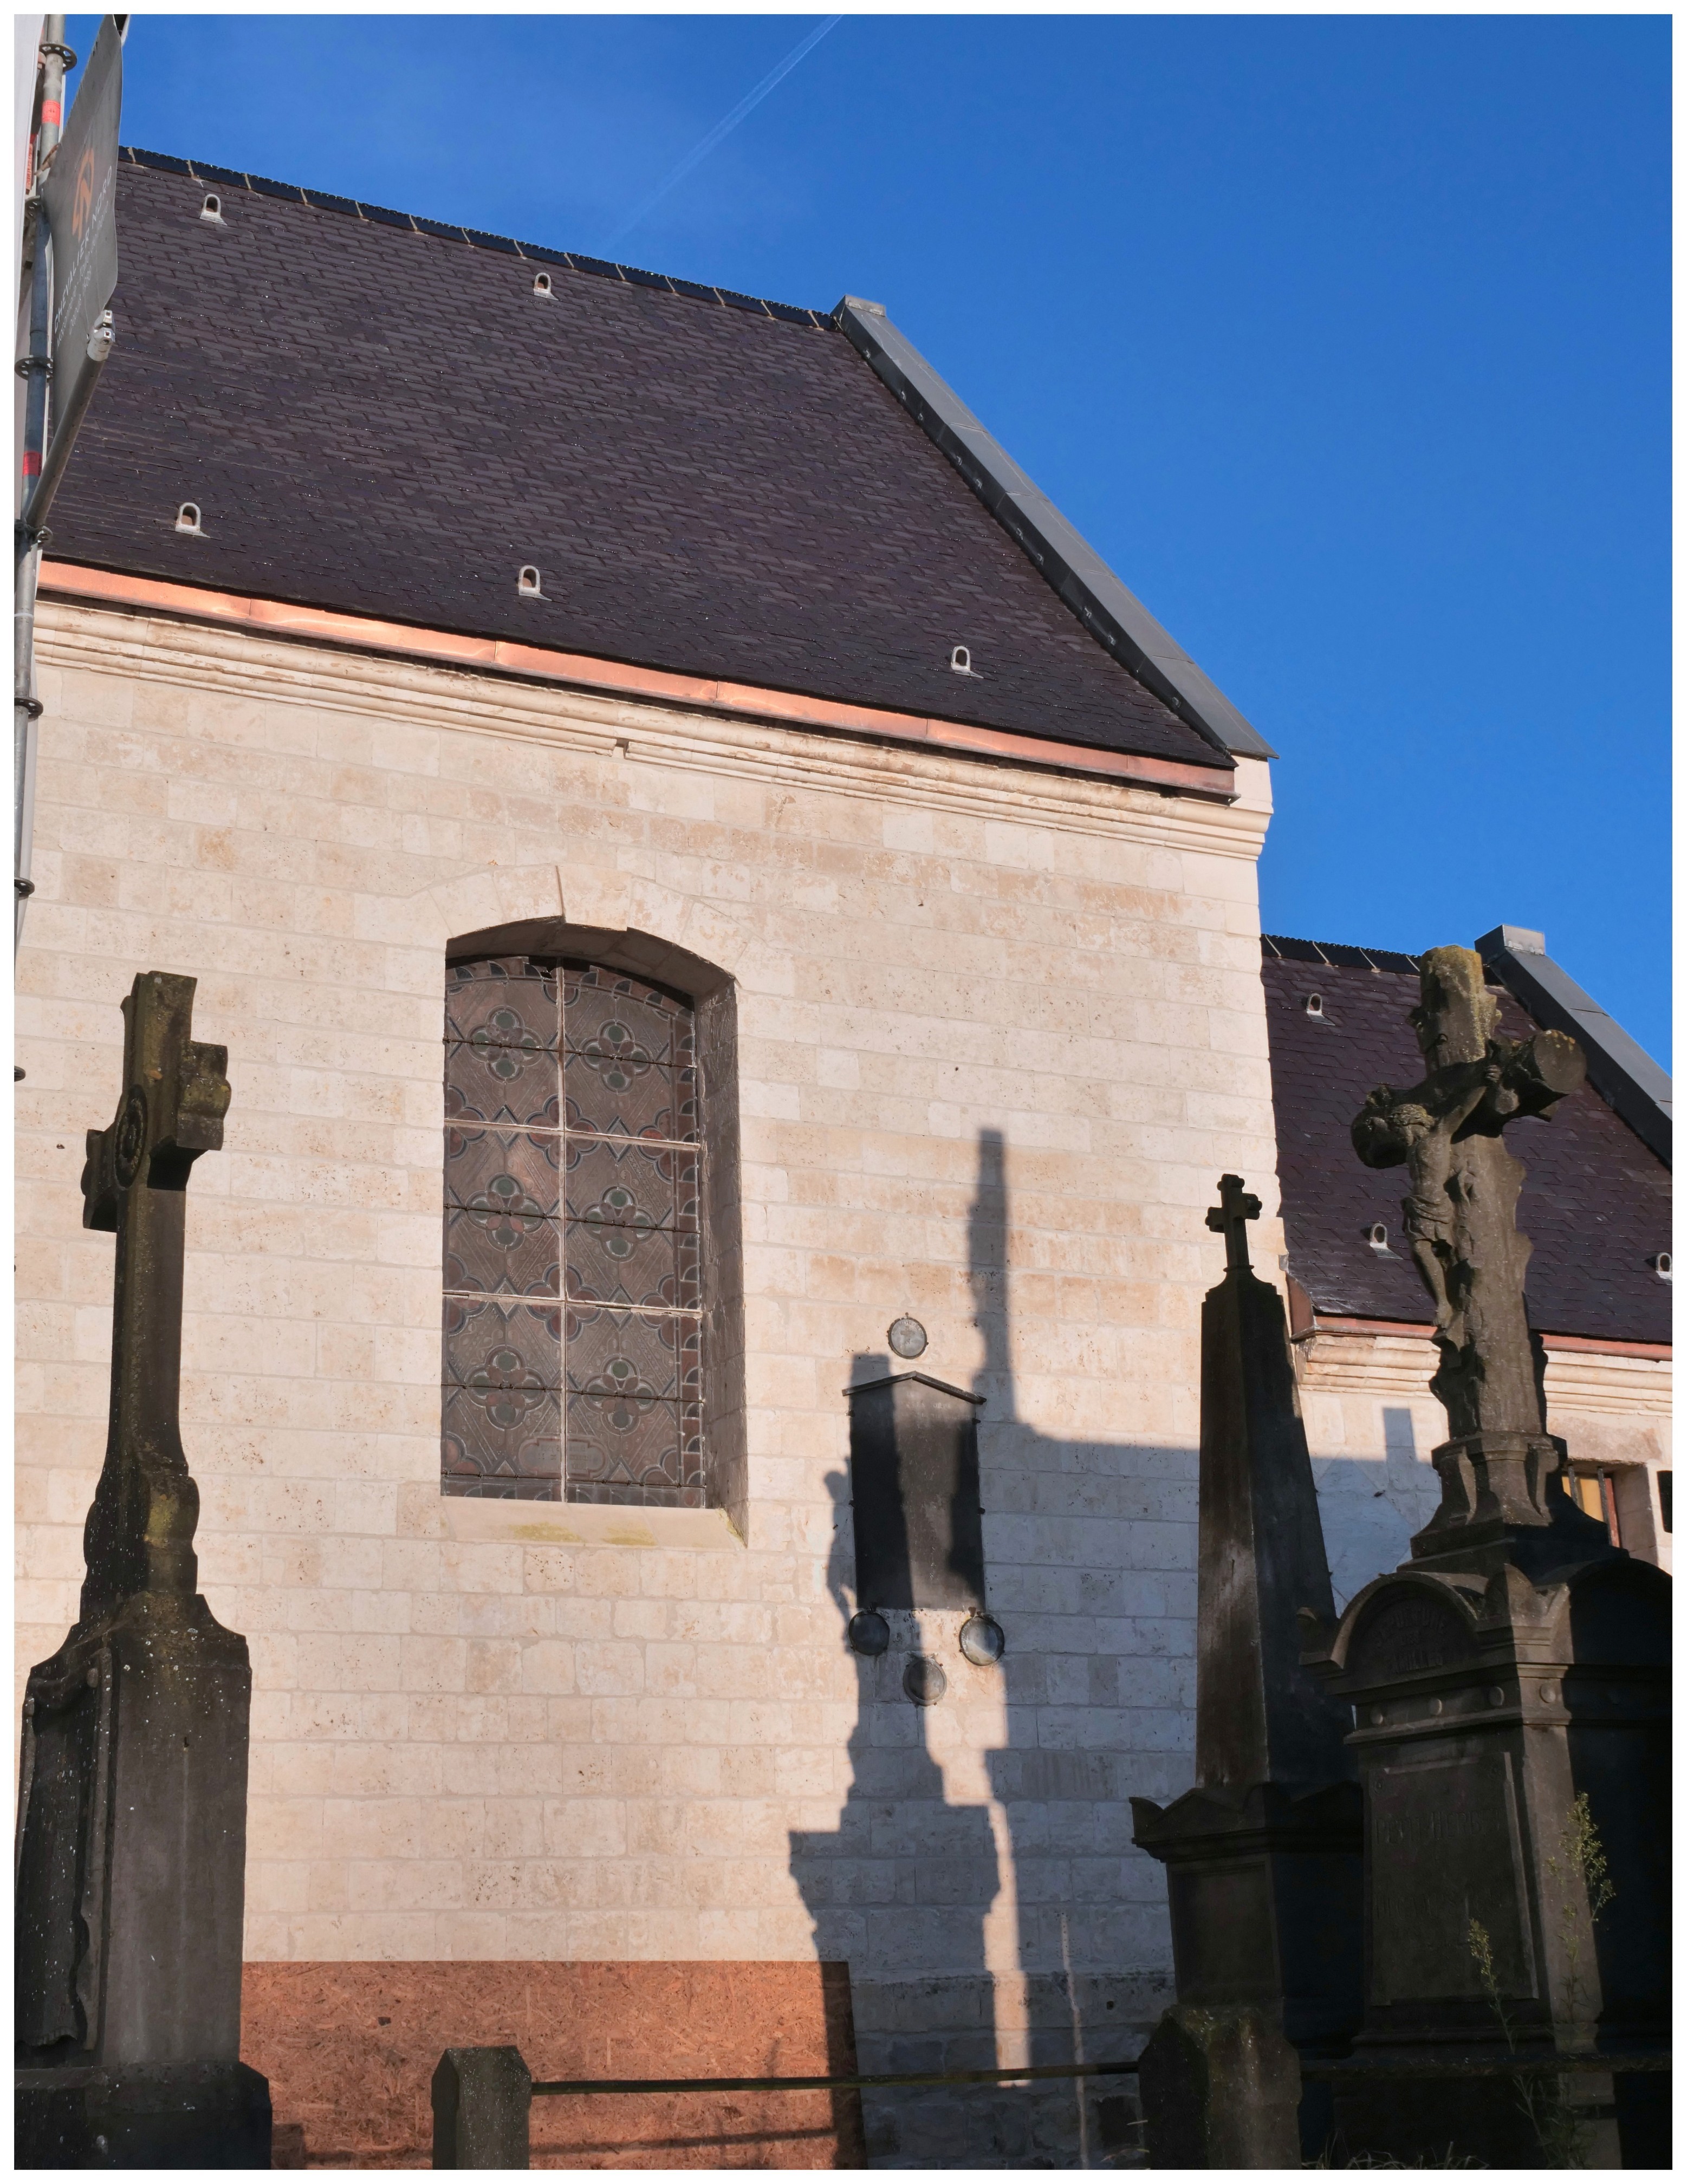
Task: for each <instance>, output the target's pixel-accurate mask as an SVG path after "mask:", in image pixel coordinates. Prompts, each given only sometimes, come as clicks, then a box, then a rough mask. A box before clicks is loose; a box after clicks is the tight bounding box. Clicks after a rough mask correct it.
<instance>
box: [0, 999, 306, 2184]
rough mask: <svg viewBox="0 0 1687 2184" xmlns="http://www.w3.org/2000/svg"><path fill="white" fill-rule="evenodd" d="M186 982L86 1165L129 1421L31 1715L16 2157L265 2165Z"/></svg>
mask: <svg viewBox="0 0 1687 2184" xmlns="http://www.w3.org/2000/svg"><path fill="white" fill-rule="evenodd" d="M193 989H194V981H193V979H192V978H177V977H173V976H171V975H170V974H169V973H167V972H161V971H149V972H144V973H142V975H141V976H140V977H138V978H137V979H136V980H135V983H134V986H133V988H132V989H131V992H130V994H129V995H128V997H127V999H126V1000H125V1001H124V1003H123V1012H124V1017H125V1030H124V1042H123V1089H122V1095H121V1097H120V1100H119V1102H118V1107H117V1113H116V1116H115V1119H114V1121H113V1122H112V1123H111V1126H110V1128H109V1129H104V1130H90V1131H89V1133H88V1138H87V1166H86V1167H85V1168H84V1169H83V1173H82V1193H83V1211H82V1221H83V1225H84V1226H85V1227H86V1228H89V1229H109V1230H113V1231H115V1234H116V1239H117V1245H116V1266H115V1280H114V1285H113V1308H112V1344H111V1409H110V1418H109V1427H108V1431H107V1438H106V1448H105V1462H104V1465H103V1468H102V1470H101V1473H100V1477H99V1482H98V1485H97V1486H96V1488H95V1490H94V1497H93V1502H92V1507H90V1509H89V1511H88V1517H87V1524H86V1526H85V1528H84V1531H83V1548H84V1554H85V1557H86V1563H87V1574H86V1576H85V1579H84V1581H83V1585H82V1594H81V1613H80V1614H79V1616H78V1618H77V1620H76V1624H75V1628H74V1629H73V1630H71V1631H70V1634H69V1635H68V1636H67V1637H66V1638H65V1640H64V1643H63V1645H61V1646H60V1647H59V1651H58V1652H56V1653H55V1654H54V1655H53V1658H52V1659H51V1660H49V1661H43V1662H42V1663H40V1664H39V1665H38V1666H37V1667H36V1668H35V1669H33V1670H31V1674H30V1679H29V1685H28V1691H27V1694H26V1696H25V1701H24V1741H23V1775H22V1784H21V1792H20V1822H19V1846H18V1878H17V1898H16V1928H17V1931H16V1982H17V1984H16V2020H15V2021H16V2036H17V2041H18V2047H19V2054H20V2070H19V2076H18V2159H19V2164H20V2166H24V2167H49V2168H59V2167H66V2166H69V2167H78V2166H90V2165H99V2166H106V2165H115V2166H118V2167H132V2166H137V2165H150V2166H156V2167H171V2168H173V2167H182V2166H208V2167H211V2166H214V2167H220V2168H226V2167H231V2166H232V2167H267V2166H268V2163H269V2099H268V2090H267V2087H265V2082H264V2081H263V2080H262V2079H261V2078H259V2077H258V2076H257V2075H256V2074H255V2073H254V2072H253V2071H251V2070H247V2069H246V2068H245V2066H244V2065H243V2064H241V2063H240V2061H239V2053H240V1967H241V1925H242V1912H243V1900H244V1892H245V1852H246V1765H247V1731H248V1717H249V1710H250V1703H251V1686H252V1676H251V1669H250V1666H249V1661H248V1657H247V1648H246V1641H245V1640H244V1639H243V1638H242V1637H240V1636H239V1635H237V1633H235V1632H234V1631H232V1630H225V1629H224V1627H223V1626H222V1625H221V1624H220V1623H218V1622H217V1620H216V1619H215V1617H214V1616H213V1615H212V1613H211V1612H210V1609H209V1607H208V1606H207V1605H206V1603H205V1601H204V1598H203V1596H201V1595H200V1594H199V1592H198V1590H197V1587H198V1565H197V1561H196V1557H195V1556H194V1552H193V1531H194V1526H195V1524H196V1522H197V1519H198V1502H199V1497H198V1489H197V1488H196V1487H195V1485H194V1484H193V1476H192V1474H190V1472H189V1471H188V1468H187V1457H186V1456H185V1455H184V1453H183V1451H182V1437H181V1432H180V1428H179V1424H178V1406H179V1397H180V1385H181V1377H182V1258H183V1249H184V1244H185V1240H186V1217H187V1179H188V1177H189V1175H190V1173H192V1169H193V1162H195V1161H196V1160H197V1159H198V1157H199V1156H200V1155H201V1154H202V1153H205V1152H210V1151H215V1150H216V1149H217V1148H218V1147H219V1146H220V1145H221V1143H222V1118H223V1116H224V1114H225V1113H226V1111H227V1107H228V1101H229V1087H228V1080H227V1078H226V1067H227V1058H228V1057H227V1052H226V1049H225V1048H222V1047H221V1046H208V1045H203V1044H202V1043H201V1042H199V1041H198V1040H197V1039H192V1038H190V1037H189V1036H188V1033H189V1029H190V1027H191V1023H192V1017H193ZM260 2156H261V2158H260Z"/></svg>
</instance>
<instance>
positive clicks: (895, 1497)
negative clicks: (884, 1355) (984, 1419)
mask: <svg viewBox="0 0 1687 2184" xmlns="http://www.w3.org/2000/svg"><path fill="white" fill-rule="evenodd" d="M847 1392H848V1396H849V1473H850V1496H851V1499H852V1502H853V1504H854V1518H855V1589H856V1596H857V1599H858V1600H859V1601H860V1602H861V1605H862V1606H863V1607H866V1608H879V1609H882V1608H922V1607H970V1608H972V1609H974V1610H975V1611H976V1612H978V1613H982V1612H983V1608H984V1518H983V1513H982V1511H981V1508H980V1502H979V1491H978V1409H979V1406H980V1403H981V1402H982V1401H983V1400H984V1399H983V1397H982V1396H970V1395H969V1394H968V1393H967V1391H966V1390H965V1389H964V1388H952V1387H950V1386H948V1385H947V1383H946V1382H944V1381H941V1380H934V1379H930V1377H929V1376H928V1375H927V1374H926V1373H890V1374H889V1375H887V1376H886V1377H885V1378H883V1379H875V1380H862V1381H857V1383H856V1385H854V1386H853V1387H852V1388H851V1389H849V1390H848V1391H847Z"/></svg>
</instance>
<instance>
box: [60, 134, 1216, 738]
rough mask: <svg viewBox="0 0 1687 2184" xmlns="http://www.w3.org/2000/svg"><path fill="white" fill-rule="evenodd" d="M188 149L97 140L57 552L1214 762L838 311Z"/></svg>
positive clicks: (239, 589)
mask: <svg viewBox="0 0 1687 2184" xmlns="http://www.w3.org/2000/svg"><path fill="white" fill-rule="evenodd" d="M170 170H175V171H170ZM198 174H199V175H200V176H201V177H203V178H204V179H198V180H196V179H195V178H194V175H193V174H192V173H190V172H189V171H188V169H187V163H186V162H183V161H180V160H165V159H162V158H160V157H159V155H155V154H152V153H126V154H125V157H124V163H123V164H121V165H120V169H119V183H118V214H117V219H118V233H119V239H120V254H121V270H120V280H119V286H118V290H117V294H116V298H115V315H116V324H117V334H118V339H117V346H116V349H115V354H114V355H113V357H112V359H111V361H110V362H109V364H108V365H107V366H106V368H105V373H104V376H103V381H102V383H101V386H100V387H99V390H98V394H97V396H96V398H95V400H94V402H93V404H92V408H91V409H90V411H89V414H88V417H87V422H86V423H85V425H84V426H83V428H82V432H81V437H80V439H79V441H78V443H77V447H76V450H75V454H74V456H73V457H72V459H71V461H70V467H69V470H68V471H67V474H66V476H65V480H64V485H63V486H62V487H61V488H60V491H59V499H58V500H57V502H56V504H55V505H54V507H53V513H52V518H51V528H52V533H53V538H52V547H51V551H52V554H53V557H54V559H55V560H66V561H72V562H81V563H84V564H91V565H97V566H100V567H103V568H109V569H117V570H122V571H128V572H131V573H137V574H141V575H145V576H150V577H163V578H166V579H170V580H174V581H176V582H188V583H197V584H201V585H205V586H208V587H210V588H215V589H218V590H224V591H230V592H236V593H247V594H249V595H253V596H258V597H266V598H275V599H287V600H292V601H298V602H302V603H304V604H310V605H316V606H322V607H328V608H333V609H340V610H348V611H351V612H355V613H366V614H369V615H371V616H379V617H381V618H383V619H385V620H388V621H400V622H408V623H412V624H420V625H422V626H424V627H433V628H439V629H448V630H453V631H460V632H468V633H470V634H472V635H476V636H489V637H498V638H511V639H514V640H516V641H517V642H521V643H529V644H534V645H539V646H545V647H553V648H556V649H561V650H564V651H570V652H578V653H586V654H590V655H596V656H599V657H602V658H607V659H615V660H628V661H633V662H636V663H638V664H640V665H642V666H654V667H660V668H666V669H669V670H672V671H679V672H681V673H687V674H694V675H701V676H709V677H715V676H718V677H724V678H728V679H730V680H734V681H738V682H750V683H755V684H759V685H761V686H763V687H764V688H780V689H786V690H791V691H796V692H801V693H803V694H807V695H812V696H818V697H824V698H829V699H839V700H842V701H845V702H848V703H852V704H856V705H868V706H874V707H882V708H885V709H889V710H897V711H902V712H911V713H915V714H919V715H929V716H935V717H937V718H941V719H945V720H952V721H967V722H972V723H975V724H979V725H981V726H984V727H994V728H1001V729H1006V730H1008V731H1010V732H1013V733H1021V734H1029V735H1036V736H1041V737H1047V738H1053V739H1055V740H1059V741H1063V742H1067V743H1070V744H1080V745H1091V746H1096V747H1099V748H1102V749H1109V750H1114V751H1121V752H1129V753H1132V754H1141V755H1150V756H1154V757H1159V758H1164V759H1170V760H1177V761H1180V762H1181V763H1184V764H1189V765H1195V766H1211V767H1213V768H1215V769H1217V770H1220V771H1219V772H1218V775H1217V778H1219V779H1220V780H1222V778H1223V776H1224V773H1225V772H1227V771H1228V770H1229V769H1230V768H1231V766H1232V761H1231V760H1230V759H1229V758H1228V757H1227V756H1226V755H1224V754H1222V753H1221V752H1220V751H1219V750H1218V749H1215V747H1214V745H1213V744H1210V743H1209V742H1208V741H1207V740H1206V739H1205V738H1204V737H1203V736H1202V735H1200V734H1199V733H1197V731H1196V730H1195V729H1193V727H1190V726H1189V725H1188V724H1187V722H1185V721H1181V720H1180V719H1179V718H1178V717H1177V716H1176V714H1175V713H1174V712H1172V711H1171V710H1170V708H1169V707H1168V706H1166V705H1164V704H1163V703H1162V702H1161V701H1160V699H1159V698H1157V697H1155V696H1154V695H1153V694H1152V693H1151V692H1149V691H1148V690H1147V689H1146V688H1143V686H1142V684H1141V683H1140V682H1137V680H1136V679H1135V678H1134V677H1132V676H1131V674H1130V673H1129V672H1128V671H1126V669H1125V668H1124V667H1123V666H1120V664H1119V662H1118V661H1117V660H1114V658H1113V657H1111V655H1109V653H1108V652H1106V651H1104V650H1103V648H1102V647H1101V645H1099V644H1098V643H1097V642H1096V641H1095V640H1094V639H1093V638H1091V637H1090V636H1088V635H1087V634H1086V632H1085V630H1084V628H1083V627H1082V626H1081V623H1080V622H1079V621H1078V620H1077V618H1076V616H1075V615H1074V613H1073V612H1072V611H1071V610H1070V609H1069V608H1068V607H1067V606H1066V605H1065V604H1064V603H1063V602H1062V601H1061V600H1060V599H1059V598H1058V597H1057V596H1056V595H1055V593H1054V592H1053V590H1052V589H1051V588H1050V587H1049V585H1048V584H1047V582H1044V581H1043V579H1042V577H1039V575H1038V574H1037V572H1036V568H1035V567H1034V566H1033V565H1032V563H1031V560H1028V559H1027V558H1026V555H1025V553H1023V552H1022V551H1021V550H1020V549H1019V547H1018V546H1017V545H1015V544H1014V541H1013V540H1012V539H1011V538H1009V537H1008V535H1007V533H1006V532H1005V531H1004V530H1003V527H1002V526H1001V525H999V524H998V523H997V521H995V520H994V518H993V517H992V515H990V514H989V512H988V511H987V510H986V509H985V508H984V507H983V506H982V505H981V504H980V502H979V500H978V499H975V496H974V495H973V493H971V492H969V489H968V487H967V486H966V485H965V484H964V482H962V480H961V479H960V478H959V477H958V476H957V475H956V473H955V471H954V470H953V469H952V467H951V465H949V464H948V463H947V461H946V460H944V459H943V457H942V455H941V454H940V453H939V452H938V451H937V449H936V448H935V447H934V446H933V445H932V443H931V442H930V440H929V439H928V438H927V437H926V436H925V434H924V432H922V431H921V430H920V428H919V426H918V425H917V424H916V423H914V422H913V420H912V419H910V418H909V417H908V416H907V415H905V414H904V413H903V411H902V408H901V406H900V405H899V404H898V403H897V401H896V399H895V398H893V397H892V396H891V393H889V392H888V391H887V389H886V388H885V387H884V386H883V385H882V384H881V382H880V380H879V379H878V378H877V377H876V376H875V375H874V371H873V370H871V368H870V367H869V365H868V364H867V363H866V362H865V361H863V359H862V357H861V356H860V355H858V354H857V352H856V350H855V349H854V348H852V346H851V344H850V343H849V342H848V341H847V340H846V338H845V337H844V336H843V334H842V333H841V332H840V331H839V330H838V328H837V327H836V326H835V324H834V323H833V321H832V320H831V319H830V317H829V316H825V315H821V314H818V313H816V312H813V311H808V310H804V309H796V308H795V307H792V306H789V305H783V304H768V303H764V302H763V301H761V300H760V299H757V298H751V297H738V296H735V295H732V294H730V293H729V292H724V291H720V290H716V289H710V288H702V287H696V286H695V285H692V284H688V283H684V282H680V281H668V280H666V279H664V278H663V277H662V276H657V275H646V274H643V273H640V272H639V271H638V270H636V269H629V268H623V267H617V266H612V265H603V264H601V263H600V261H597V260H595V259H578V258H575V257H572V256H571V255H570V254H569V253H566V252H559V251H553V250H541V249H539V248H538V247H536V246H533V245H528V244H519V245H518V244H517V243H516V242H511V241H509V240H508V239H506V238H504V237H495V236H485V235H477V234H473V233H472V232H469V231H464V230H462V229H460V228H450V227H446V226H443V225H441V224H439V223H433V222H425V221H421V220H412V219H411V216H410V215H409V214H402V213H388V212H387V211H385V210H384V209H382V208H380V207H373V206H368V207H360V206H358V205H355V204H353V203H349V201H346V200H342V199H339V198H328V197H325V196H322V195H321V194H320V193H316V192H308V193H307V192H302V191H300V190H299V189H296V188H294V187H292V186H291V185H286V184H277V183H267V182H264V181H261V180H260V179H259V178H249V177H246V176H243V175H234V174H230V173H226V171H225V170H221V169H213V168H200V169H199V170H198ZM207 180H209V181H211V182H212V183H213V185H214V186H215V189H216V191H217V194H218V195H219V196H220V198H221V210H222V222H223V224H222V225H221V226H215V225H213V224H211V223H210V222H208V221H206V220H202V219H201V218H200V208H201V205H202V203H203V202H204V196H205V187H206V181H207ZM528 261H532V262H528ZM536 270H545V271H547V272H549V273H550V276H551V280H552V285H553V290H554V292H553V294H552V295H551V297H550V298H549V299H544V300H542V299H540V298H536V297H535V295H534V293H533V278H534V274H535V271H536ZM187 500H191V501H193V502H196V503H197V504H198V506H199V507H200V509H201V510H202V512H203V519H204V533H205V535H204V538H193V537H191V536H187V535H183V534H182V533H179V532H177V531H176V529H175V527H174V526H175V522H176V511H177V509H178V507H179V506H180V504H182V502H183V501H187ZM528 563H530V564H533V565H536V566H537V567H538V568H539V571H540V572H541V579H542V583H543V588H544V591H545V598H544V599H519V598H518V597H517V589H516V584H517V571H518V570H519V569H520V568H521V566H522V565H523V564H528ZM956 645H965V646H967V647H968V648H969V650H970V652H971V655H972V660H973V665H974V667H975V670H976V671H977V674H976V678H973V677H964V676H962V675H958V674H957V673H955V672H954V671H953V670H952V668H951V666H950V665H949V660H950V655H951V653H952V649H953V648H954V647H955V646H956Z"/></svg>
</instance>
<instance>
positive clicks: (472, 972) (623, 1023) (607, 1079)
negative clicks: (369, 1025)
mask: <svg viewBox="0 0 1687 2184" xmlns="http://www.w3.org/2000/svg"><path fill="white" fill-rule="evenodd" d="M699 1119H700V1118H699V1111H698V1082H697V1062H696V1029H695V1012H694V1010H693V1007H692V1005H691V1003H690V1001H688V1000H684V999H682V998H681V997H679V995H674V994H671V993H668V992H666V991H664V990H663V989H661V988H659V987H656V986H652V985H651V984H649V983H647V982H646V981H645V980H643V979H640V978H633V977H630V976H628V974H627V973H626V972H621V971H616V970H612V969H609V968H607V967H606V966H604V965H602V964H599V963H579V962H573V961H546V960H543V959H541V958H538V957H533V956H498V957H491V958H486V959H483V960H482V961H476V962H469V963H454V964H453V965H451V967H450V971H449V972H448V977H447V990H446V1004H445V1344H444V1353H445V1354H444V1383H445V1385H444V1429H443V1437H442V1453H441V1468H442V1478H443V1483H444V1490H445V1492H446V1493H448V1494H468V1495H477V1496H497V1497H501V1498H506V1499H517V1500H523V1501H537V1502H555V1501H568V1502H645V1503H650V1502H658V1503H665V1504H668V1506H670V1507H701V1504H702V1502H704V1500H705V1498H706V1497H705V1494H704V1490H703V1452H702V1439H703V1436H702V1401H701V1398H702V1354H701V1353H702V1295H701V1239H700V1234H699V1218H698V1206H699V1180H700V1170H701V1161H702V1156H703V1148H702V1144H701V1133H700V1129H699Z"/></svg>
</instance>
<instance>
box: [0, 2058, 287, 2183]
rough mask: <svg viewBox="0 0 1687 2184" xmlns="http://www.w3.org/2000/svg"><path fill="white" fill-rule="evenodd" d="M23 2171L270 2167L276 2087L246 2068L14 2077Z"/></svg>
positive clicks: (175, 2067) (73, 2071)
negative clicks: (272, 2103)
mask: <svg viewBox="0 0 1687 2184" xmlns="http://www.w3.org/2000/svg"><path fill="white" fill-rule="evenodd" d="M16 2100H17V2145H16V2150H15V2154H14V2165H15V2166H16V2167H18V2168H19V2169H267V2168H268V2167H269V2165H270V2086H269V2081H268V2079H266V2078H260V2076H259V2075H258V2073H257V2072H256V2071H255V2070H249V2069H248V2068H247V2066H246V2064H244V2063H183V2064H168V2065H165V2064H158V2065H151V2066H145V2065H142V2066H137V2067H135V2068H131V2069H128V2070H121V2069H113V2070H98V2069H88V2068H81V2067H75V2066H73V2067H70V2068H65V2069H60V2070H19V2071H18V2072H17V2073H16Z"/></svg>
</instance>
